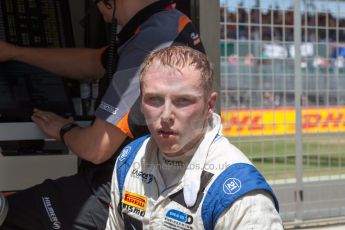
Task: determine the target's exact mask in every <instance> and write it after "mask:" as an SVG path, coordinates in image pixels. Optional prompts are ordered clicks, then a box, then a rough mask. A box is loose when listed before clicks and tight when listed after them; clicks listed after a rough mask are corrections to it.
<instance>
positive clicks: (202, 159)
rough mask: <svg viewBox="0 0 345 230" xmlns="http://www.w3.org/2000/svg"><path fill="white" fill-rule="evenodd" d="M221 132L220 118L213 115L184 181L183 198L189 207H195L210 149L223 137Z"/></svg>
mask: <svg viewBox="0 0 345 230" xmlns="http://www.w3.org/2000/svg"><path fill="white" fill-rule="evenodd" d="M221 132H222V125H221V119H220V116H219V115H217V114H216V113H213V116H212V118H211V119H210V121H209V127H208V131H207V133H206V134H205V136H204V138H203V140H202V142H201V143H200V144H199V147H198V148H197V150H196V152H195V153H194V156H193V158H192V160H191V162H190V163H189V166H190V167H187V170H186V173H185V176H184V179H183V180H184V181H183V196H184V201H185V203H186V205H187V207H193V206H194V204H195V202H196V199H197V197H198V193H199V189H200V183H201V174H202V171H203V170H204V166H205V163H206V158H207V155H208V153H209V149H210V147H211V144H212V142H213V141H214V140H215V138H216V137H218V136H219V135H221ZM194 166H198V167H194Z"/></svg>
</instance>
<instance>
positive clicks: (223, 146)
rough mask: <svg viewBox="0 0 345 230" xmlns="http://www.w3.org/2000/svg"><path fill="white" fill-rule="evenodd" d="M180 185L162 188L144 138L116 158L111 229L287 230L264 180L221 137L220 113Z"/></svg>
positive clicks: (153, 148)
mask: <svg viewBox="0 0 345 230" xmlns="http://www.w3.org/2000/svg"><path fill="white" fill-rule="evenodd" d="M211 120H212V121H210V122H209V123H210V125H209V126H210V127H209V130H208V131H207V133H206V135H205V137H204V139H203V140H202V142H201V143H200V145H199V147H198V148H197V149H196V150H195V153H194V156H193V157H192V160H191V161H190V163H189V165H188V167H187V169H186V172H185V174H184V176H183V177H182V179H181V180H180V181H179V183H177V184H175V185H173V186H170V187H164V184H165V183H164V181H163V179H162V176H161V175H160V171H159V168H158V167H159V164H158V159H157V153H158V150H157V146H156V144H155V143H154V141H153V139H152V138H150V137H148V136H146V137H142V138H140V139H137V140H136V141H134V142H132V143H131V144H129V145H128V146H127V147H125V148H124V149H123V150H122V153H121V154H120V156H119V158H118V159H117V162H116V166H115V170H114V174H113V178H112V185H111V186H112V188H111V191H112V192H111V197H112V203H111V205H110V211H109V218H108V222H107V229H137V230H139V229H219V230H220V229H255V230H256V229H260V230H262V229H270V230H276V229H283V225H282V221H281V218H280V216H279V214H278V201H277V199H276V198H275V195H274V193H273V191H272V189H271V188H270V186H269V185H268V184H267V182H266V180H265V179H264V178H263V176H262V175H261V174H260V173H259V172H258V171H257V169H256V168H255V167H254V166H253V165H252V164H251V163H250V161H249V160H248V159H247V158H246V157H245V156H244V154H243V153H242V152H241V151H240V150H239V149H237V148H236V147H234V146H233V145H231V144H230V143H229V141H228V140H227V138H225V137H224V136H222V134H221V122H220V117H219V116H218V115H216V114H214V115H213V118H212V119H211Z"/></svg>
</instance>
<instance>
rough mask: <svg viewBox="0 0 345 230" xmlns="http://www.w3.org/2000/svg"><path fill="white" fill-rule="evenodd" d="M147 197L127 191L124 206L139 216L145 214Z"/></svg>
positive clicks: (123, 200)
mask: <svg viewBox="0 0 345 230" xmlns="http://www.w3.org/2000/svg"><path fill="white" fill-rule="evenodd" d="M146 205H147V198H146V197H145V196H141V195H139V194H136V193H132V192H128V191H125V194H124V196H123V199H122V208H123V209H125V210H127V211H128V212H131V213H134V214H136V215H139V216H145V210H146Z"/></svg>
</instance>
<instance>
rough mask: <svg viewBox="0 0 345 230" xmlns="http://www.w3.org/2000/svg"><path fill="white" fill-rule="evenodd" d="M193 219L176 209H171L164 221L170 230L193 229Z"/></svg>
mask: <svg viewBox="0 0 345 230" xmlns="http://www.w3.org/2000/svg"><path fill="white" fill-rule="evenodd" d="M191 224H193V217H192V216H191V215H188V214H187V213H184V212H181V211H179V210H176V209H170V210H169V211H168V212H167V213H166V215H165V219H164V226H165V227H167V228H170V229H186V230H187V229H193V228H192V226H190V225H191Z"/></svg>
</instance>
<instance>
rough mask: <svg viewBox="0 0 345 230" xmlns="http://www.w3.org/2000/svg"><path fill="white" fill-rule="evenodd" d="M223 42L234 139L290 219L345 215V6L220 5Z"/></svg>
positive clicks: (225, 101)
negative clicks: (265, 181) (267, 180)
mask: <svg viewBox="0 0 345 230" xmlns="http://www.w3.org/2000/svg"><path fill="white" fill-rule="evenodd" d="M220 36H221V41H220V48H221V86H220V88H221V89H220V93H221V108H222V119H223V126H224V133H225V135H227V136H228V137H229V139H230V141H231V142H232V143H233V144H235V145H236V146H238V147H239V148H240V149H241V150H242V151H243V152H244V153H245V154H247V156H248V157H249V158H250V159H251V160H252V161H253V163H254V164H255V165H256V166H257V167H258V168H259V169H260V170H261V171H262V172H263V174H264V175H265V177H266V178H268V179H269V181H270V183H271V184H272V186H273V188H274V190H275V191H276V193H277V195H278V198H279V200H280V204H281V212H280V213H281V215H282V217H283V220H284V221H285V222H293V223H296V224H300V223H303V221H309V220H314V219H319V218H332V217H341V216H344V215H345V195H344V194H345V1H342V0H329V1H326V0H304V1H303V0H285V1H278V0H220ZM301 221H302V222H301Z"/></svg>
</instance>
